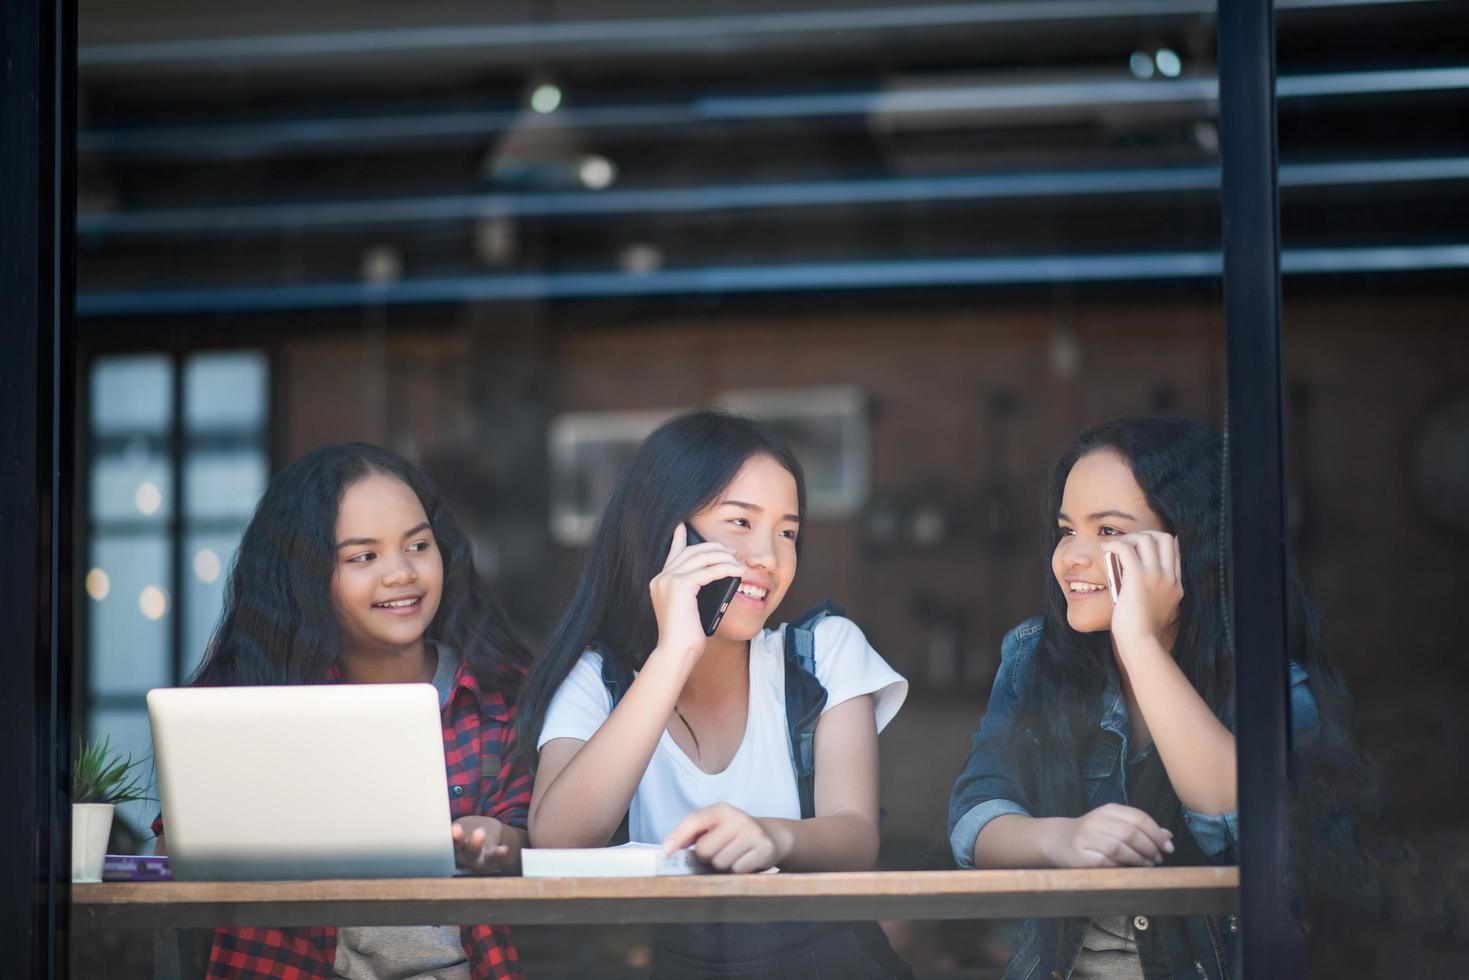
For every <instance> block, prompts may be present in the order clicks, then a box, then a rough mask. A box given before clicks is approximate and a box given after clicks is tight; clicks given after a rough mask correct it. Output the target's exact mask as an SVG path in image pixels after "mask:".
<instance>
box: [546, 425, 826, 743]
mask: <svg viewBox="0 0 1469 980" xmlns="http://www.w3.org/2000/svg"><path fill="white" fill-rule="evenodd" d="M760 455H766V456H770V457H771V458H773V459H774V460H775V461H776V462H778V463H779V464H780V465H781V466H783V467H784V468H785V469H786V470H787V471H789V472H790V474H791V476H793V477H795V480H796V494H797V499H798V501H799V507H800V512H799V516H801V517H805V514H806V478H805V475H804V474H803V473H802V472H801V464H800V463H799V462H797V460H796V457H795V454H794V453H792V452H791V451H790V449H789V448H788V447H787V446H786V444H785V443H784V442H782V441H781V439H780V438H779V437H778V436H776V435H775V433H773V432H771V431H770V430H769V429H767V428H766V427H765V426H763V425H761V424H760V423H758V422H756V421H754V420H752V419H748V418H745V417H743V416H739V415H728V414H725V413H723V412H712V411H700V412H690V413H688V414H686V415H681V416H678V417H677V418H674V419H671V420H670V421H668V422H665V423H664V424H663V425H661V426H659V427H658V428H657V429H656V430H655V431H654V432H653V433H652V434H651V435H650V436H648V438H647V439H645V440H643V444H642V445H641V446H640V447H638V451H637V453H636V454H635V455H634V456H633V458H632V459H631V460H630V461H629V462H628V464H627V465H626V467H624V468H623V470H622V472H621V474H619V476H618V479H617V484H616V486H614V487H613V489H612V495H611V496H610V497H609V498H608V500H607V506H606V507H605V508H604V509H603V511H602V517H601V520H600V521H599V522H598V525H597V531H596V534H595V535H594V536H593V538H592V545H591V549H590V551H589V552H588V553H587V562H586V567H585V569H584V570H583V572H582V575H581V579H580V581H579V582H578V583H577V587H576V592H575V593H574V594H573V596H572V599H571V604H570V605H569V606H568V607H567V610H566V613H565V615H564V616H563V617H562V619H561V622H560V623H559V624H558V625H557V627H556V631H555V632H554V633H553V634H552V635H551V639H550V640H549V641H548V642H547V644H546V646H545V649H544V650H543V652H542V653H541V655H540V656H539V657H538V658H537V659H536V662H535V664H534V665H533V666H532V667H531V671H530V675H529V676H528V677H527V678H526V682H525V692H524V695H523V696H522V698H521V709H520V721H519V723H520V733H519V742H520V744H521V745H522V746H524V747H525V751H526V754H527V755H528V756H529V757H530V758H531V760H532V764H534V762H535V761H536V760H537V759H538V758H539V752H537V751H535V749H534V748H533V747H534V746H535V744H536V741H537V736H538V735H539V734H540V731H541V726H542V725H544V724H545V720H546V709H547V708H548V707H549V706H550V703H551V698H552V697H554V696H555V694H556V689H557V688H559V687H560V686H561V682H562V681H564V680H565V679H566V676H567V675H568V674H569V673H571V668H572V667H574V666H575V665H576V662H577V660H578V658H580V657H581V655H582V652H583V651H585V650H586V649H587V647H589V646H591V645H592V643H593V642H597V643H600V644H601V646H602V649H603V651H604V652H605V654H606V655H607V656H610V657H616V658H617V659H618V660H620V661H621V662H622V664H623V665H624V666H625V667H626V668H627V669H628V670H638V669H639V668H641V667H642V664H643V660H644V659H645V658H646V657H647V656H648V654H650V653H652V652H653V647H654V646H656V645H657V643H658V621H657V619H656V618H655V617H654V615H653V602H652V599H651V598H650V597H649V595H648V583H649V582H650V581H652V579H653V577H654V576H655V575H657V574H658V572H659V571H661V570H662V568H663V563H664V561H665V560H666V559H667V557H668V546H669V542H670V541H671V540H672V537H673V532H674V529H675V528H676V527H677V526H678V524H679V523H680V522H682V521H686V520H688V519H689V518H690V517H692V516H693V515H694V514H697V513H698V512H699V511H701V510H703V509H704V508H705V507H708V506H709V505H710V504H712V503H714V502H715V501H716V500H717V499H718V498H719V495H720V494H721V493H722V492H723V491H724V489H725V487H727V486H729V484H730V481H732V480H733V479H734V478H735V476H736V474H738V473H739V471H740V468H741V467H742V466H744V465H745V463H746V461H748V460H749V459H751V458H752V457H755V456H760ZM800 546H801V541H800V536H799V535H798V536H797V538H796V547H797V549H799V548H800Z"/></svg>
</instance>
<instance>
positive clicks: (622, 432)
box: [548, 408, 686, 547]
mask: <svg viewBox="0 0 1469 980" xmlns="http://www.w3.org/2000/svg"><path fill="white" fill-rule="evenodd" d="M683 411H686V409H681V408H664V409H647V410H640V411H613V412H568V413H566V414H563V415H558V416H556V418H555V419H553V420H552V422H551V429H550V434H549V436H548V442H549V451H550V457H551V537H552V538H554V539H555V540H556V542H557V543H558V544H563V545H568V546H573V547H576V546H580V545H585V544H587V543H588V542H589V541H591V540H592V532H593V531H594V530H595V529H596V526H597V518H598V517H600V516H601V514H602V508H603V506H604V505H606V503H607V498H608V497H609V496H611V494H612V486H613V484H614V483H616V482H617V476H618V474H619V473H621V472H622V468H623V467H624V466H626V465H627V462H628V460H630V459H632V457H633V454H634V453H635V452H637V449H638V446H639V445H641V444H642V442H643V440H644V439H646V438H647V437H648V435H649V434H650V433H652V431H653V430H654V429H656V428H658V426H660V425H662V424H663V423H664V422H666V421H668V420H669V419H671V418H673V417H674V416H675V415H678V414H679V413H680V412H683Z"/></svg>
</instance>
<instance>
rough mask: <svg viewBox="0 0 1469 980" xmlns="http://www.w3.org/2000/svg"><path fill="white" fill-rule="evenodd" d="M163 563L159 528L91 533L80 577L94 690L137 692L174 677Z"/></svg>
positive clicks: (165, 554) (164, 543)
mask: <svg viewBox="0 0 1469 980" xmlns="http://www.w3.org/2000/svg"><path fill="white" fill-rule="evenodd" d="M168 563H169V542H168V539H167V538H166V537H164V536H163V535H161V534H156V535H155V534H148V535H108V534H105V533H104V534H98V535H97V536H96V537H94V538H93V540H92V547H91V561H90V562H89V563H88V568H87V574H86V576H85V579H84V588H85V591H86V594H87V600H86V602H87V611H88V616H87V624H88V625H87V628H88V636H89V639H90V645H89V656H88V662H87V677H88V681H89V685H88V686H89V688H90V691H91V693H92V694H93V695H98V694H141V693H143V692H144V691H147V690H148V689H149V688H150V687H158V686H160V685H167V684H172V683H173V673H172V658H171V656H170V653H169V650H170V643H171V632H170V626H169V617H171V616H173V615H174V609H173V604H174V600H173V596H171V595H170V594H169V584H168V582H169V576H168Z"/></svg>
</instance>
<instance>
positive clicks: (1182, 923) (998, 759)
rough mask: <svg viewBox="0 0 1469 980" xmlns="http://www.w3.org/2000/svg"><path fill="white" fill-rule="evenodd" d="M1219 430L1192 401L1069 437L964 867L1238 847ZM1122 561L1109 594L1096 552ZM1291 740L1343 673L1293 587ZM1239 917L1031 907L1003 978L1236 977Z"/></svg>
mask: <svg viewBox="0 0 1469 980" xmlns="http://www.w3.org/2000/svg"><path fill="white" fill-rule="evenodd" d="M1222 454H1223V447H1222V444H1221V440H1220V438H1219V436H1218V435H1217V434H1216V433H1215V432H1214V431H1213V430H1212V429H1211V428H1209V427H1208V426H1206V425H1203V424H1201V423H1198V422H1193V421H1189V420H1185V419H1171V418H1141V419H1123V420H1118V421H1114V422H1110V423H1107V424H1104V425H1102V426H1099V427H1097V428H1095V429H1092V430H1090V431H1088V432H1086V433H1084V434H1082V435H1081V436H1080V437H1078V438H1077V439H1076V441H1075V442H1074V443H1073V444H1072V445H1071V446H1070V447H1069V448H1068V449H1067V450H1066V452H1065V453H1063V454H1062V456H1061V458H1060V459H1059V460H1058V461H1057V463H1056V466H1055V469H1054V471H1053V473H1052V477H1051V481H1050V486H1049V489H1048V491H1047V498H1046V517H1047V520H1048V522H1050V523H1051V524H1052V527H1051V528H1050V533H1051V537H1050V549H1049V550H1050V555H1049V557H1050V572H1051V574H1050V575H1048V576H1047V584H1046V612H1045V615H1044V617H1042V618H1038V619H1032V620H1029V621H1027V622H1024V623H1022V624H1020V625H1019V626H1017V627H1015V629H1013V630H1011V631H1010V633H1009V634H1008V635H1007V636H1006V637H1005V639H1004V642H1003V644H1002V646H1001V651H1000V667H999V672H998V674H997V675H996V677H995V683H994V688H993V691H992V693H991V694H990V700H989V706H988V709H987V710H986V712H985V715H984V718H983V720H982V721H981V723H980V728H979V731H978V732H977V733H975V735H974V740H973V746H972V749H971V752H970V755H969V760H968V762H967V763H966V764H965V767H964V772H963V774H962V775H961V776H960V777H959V780H958V782H957V783H955V785H954V791H953V795H952V797H951V800H950V808H949V834H950V844H951V846H952V848H953V852H954V859H955V861H956V862H957V863H958V865H959V866H960V867H961V868H974V867H981V868H1001V867H1011V868H1036V867H1063V868H1080V867H1127V866H1137V867H1147V866H1153V865H1160V864H1164V863H1167V864H1172V865H1200V864H1225V863H1232V862H1234V861H1235V860H1236V858H1237V855H1236V853H1235V852H1236V848H1237V847H1238V842H1239V829H1238V824H1237V819H1236V800H1235V792H1236V778H1235V769H1236V757H1235V739H1234V731H1233V727H1234V699H1233V689H1234V685H1233V675H1234V660H1233V656H1232V653H1231V650H1230V647H1229V642H1228V638H1227V636H1226V633H1225V616H1226V614H1227V613H1226V596H1225V595H1224V594H1223V583H1225V582H1227V581H1228V575H1227V572H1228V570H1227V568H1226V567H1225V566H1224V554H1223V552H1222V548H1223V540H1224V537H1223V534H1222V528H1221V526H1220V513H1221V486H1222V466H1221V461H1222ZM1109 552H1110V553H1112V554H1115V555H1116V556H1117V558H1118V559H1119V560H1120V563H1121V572H1122V575H1121V584H1120V585H1119V587H1118V594H1117V596H1116V600H1117V601H1116V604H1115V605H1114V604H1113V596H1112V592H1111V590H1110V589H1109V587H1108V580H1107V574H1106V570H1105V558H1104V555H1105V554H1107V553H1109ZM1292 592H1293V595H1292V600H1293V602H1292V605H1293V607H1294V615H1293V616H1292V621H1293V625H1292V638H1291V639H1292V642H1291V649H1290V657H1291V666H1290V683H1291V717H1292V725H1293V728H1294V734H1295V739H1296V742H1297V744H1302V743H1304V742H1307V741H1310V740H1311V739H1313V738H1317V737H1320V736H1322V735H1323V732H1325V735H1326V737H1328V738H1329V737H1332V736H1333V735H1339V734H1340V730H1341V722H1339V721H1337V720H1336V719H1337V718H1338V717H1340V716H1341V714H1342V710H1338V706H1340V707H1341V709H1343V710H1344V705H1345V701H1344V695H1343V694H1342V688H1341V682H1340V679H1339V678H1338V676H1337V675H1336V673H1335V671H1334V670H1333V669H1332V668H1331V667H1330V665H1329V664H1328V663H1327V662H1326V661H1325V660H1324V659H1323V657H1322V656H1321V654H1320V652H1319V649H1318V648H1319V644H1318V643H1317V641H1316V639H1315V638H1316V631H1315V630H1314V628H1313V627H1312V622H1313V620H1312V617H1311V616H1310V614H1309V611H1308V607H1307V606H1306V604H1305V599H1304V597H1303V596H1302V595H1301V594H1300V590H1299V588H1298V587H1295V586H1293V589H1292ZM1236 961H1237V923H1236V919H1235V917H1234V916H1229V917H1214V916H1204V915H1196V916H1176V917H1175V916H1142V915H1139V916H1135V917H1125V916H1120V915H1117V916H1102V917H1099V918H1097V919H1095V920H1088V919H1044V920H1029V921H1027V922H1026V923H1025V924H1024V925H1023V926H1022V927H1021V930H1020V932H1019V934H1018V936H1017V939H1016V944H1015V949H1014V953H1013V955H1012V957H1011V960H1010V963H1009V966H1008V968H1007V969H1006V972H1005V974H1004V976H1005V980H1011V978H1032V977H1034V978H1045V980H1052V978H1055V980H1067V978H1071V980H1080V978H1098V977H1106V978H1124V977H1127V978H1146V980H1162V978H1183V977H1189V978H1200V977H1206V978H1210V980H1224V978H1227V977H1232V976H1234V975H1235V973H1236V970H1235V963H1236Z"/></svg>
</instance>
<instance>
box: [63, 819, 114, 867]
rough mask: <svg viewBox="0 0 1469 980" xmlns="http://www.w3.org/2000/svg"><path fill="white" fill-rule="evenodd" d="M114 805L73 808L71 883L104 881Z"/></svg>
mask: <svg viewBox="0 0 1469 980" xmlns="http://www.w3.org/2000/svg"><path fill="white" fill-rule="evenodd" d="M113 809H114V807H113V805H112V804H111V803H73V804H72V805H71V880H72V881H101V880H102V862H103V860H104V859H105V858H106V857H107V835H108V834H110V833H111V832H112V811H113Z"/></svg>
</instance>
